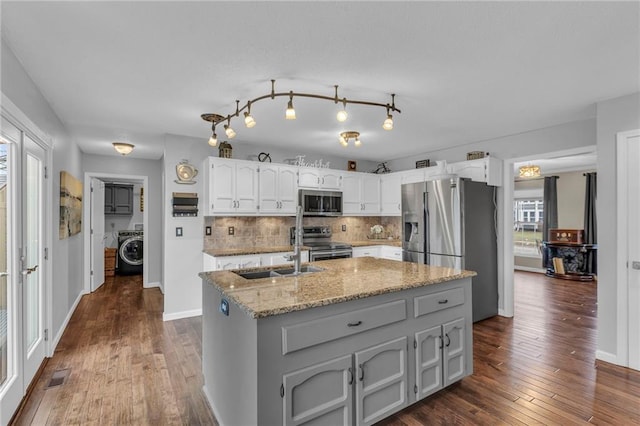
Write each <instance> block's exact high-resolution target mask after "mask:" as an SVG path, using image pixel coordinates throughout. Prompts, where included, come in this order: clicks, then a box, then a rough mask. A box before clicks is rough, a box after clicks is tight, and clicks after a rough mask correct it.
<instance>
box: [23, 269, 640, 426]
mask: <svg viewBox="0 0 640 426" xmlns="http://www.w3.org/2000/svg"><path fill="white" fill-rule="evenodd" d="M515 299H516V306H515V317H514V318H513V319H510V318H502V317H495V318H491V319H488V320H485V321H482V322H480V323H477V324H475V325H474V369H475V372H474V374H473V376H471V377H468V378H466V379H464V380H462V381H461V382H460V383H458V384H455V385H453V386H451V387H450V388H447V389H445V390H443V391H441V392H439V393H437V394H436V395H433V396H431V397H429V398H427V399H426V400H424V401H421V402H419V403H417V404H414V405H412V406H411V407H408V408H406V409H405V410H403V411H402V412H400V413H398V414H396V415H394V416H392V417H390V418H389V419H387V420H385V421H383V422H381V424H382V425H426V424H429V425H431V424H447V425H450V424H485V425H496V424H526V425H529V424H562V425H567V424H581V423H587V422H591V423H594V424H615V425H627V424H640V372H638V371H634V370H629V369H625V368H621V367H616V366H613V365H611V364H607V363H603V362H597V363H596V361H595V349H596V309H597V307H596V284H595V283H580V282H571V281H564V280H555V279H550V278H546V277H544V276H542V275H539V274H532V273H521V272H518V273H516V288H515ZM162 300H163V299H162V294H161V293H160V291H159V290H158V289H146V290H143V289H142V285H141V280H140V278H139V277H132V278H126V277H117V278H116V279H115V280H110V281H108V282H107V283H106V284H105V285H104V286H103V287H102V288H101V289H99V290H98V291H97V292H95V293H93V294H91V295H87V296H84V297H83V299H82V301H81V303H80V305H79V306H78V309H77V310H76V312H75V313H74V315H73V318H72V319H71V322H70V324H69V327H68V328H67V330H66V331H65V333H64V336H63V338H62V340H61V341H60V344H59V345H58V348H57V350H56V352H55V354H54V356H53V358H51V360H50V361H49V362H48V364H47V365H46V367H45V369H44V372H43V374H42V376H41V377H40V379H39V380H38V381H37V383H36V384H35V387H34V390H33V392H32V394H31V396H30V397H29V399H28V401H27V403H26V404H25V407H24V409H23V411H22V412H21V414H20V415H19V416H18V418H17V421H16V424H21V425H22V424H34V425H44V424H51V425H57V424H119V425H120V424H135V425H138V424H154V425H159V424H190V425H192V424H206V425H209V424H213V425H215V424H216V422H215V420H214V418H213V416H212V414H211V411H210V409H209V407H208V405H207V402H206V400H205V398H204V396H203V395H202V390H201V389H202V375H201V357H200V354H201V340H202V337H201V320H200V318H190V319H183V320H176V321H169V322H163V321H162ZM65 369H69V375H68V377H67V378H66V381H65V383H64V384H63V385H60V386H57V387H52V388H49V389H47V388H46V386H47V384H48V383H49V381H50V379H51V376H52V374H53V373H54V372H56V371H59V370H65Z"/></svg>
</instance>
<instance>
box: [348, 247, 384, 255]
mask: <svg viewBox="0 0 640 426" xmlns="http://www.w3.org/2000/svg"><path fill="white" fill-rule="evenodd" d="M380 247H381V246H363V247H353V257H365V256H371V257H380Z"/></svg>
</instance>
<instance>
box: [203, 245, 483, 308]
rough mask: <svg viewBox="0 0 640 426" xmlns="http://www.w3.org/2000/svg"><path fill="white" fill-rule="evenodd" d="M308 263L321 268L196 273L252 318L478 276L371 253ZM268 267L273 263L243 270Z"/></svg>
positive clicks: (471, 272)
mask: <svg viewBox="0 0 640 426" xmlns="http://www.w3.org/2000/svg"><path fill="white" fill-rule="evenodd" d="M312 265H313V266H316V267H319V268H324V269H325V270H324V271H320V272H314V273H311V274H305V275H299V276H297V277H277V278H274V277H271V278H261V279H254V280H248V279H245V278H242V277H241V276H239V275H237V274H235V273H233V272H231V271H215V272H201V273H200V274H199V275H200V277H201V278H202V279H203V280H204V282H203V285H213V286H214V287H215V288H216V289H218V291H220V292H221V293H222V294H223V295H224V296H225V297H227V298H228V299H229V300H230V301H233V302H234V303H235V304H236V305H238V306H239V307H240V308H241V309H242V310H244V311H245V312H246V314H247V315H248V316H249V317H251V318H265V317H269V316H273V315H280V314H286V313H289V312H295V311H300V310H304V309H309V308H314V307H317V306H325V305H330V304H333V303H340V302H346V301H349V300H355V299H362V298H365V297H370V296H375V295H378V294H384V293H391V292H395V291H401V290H406V289H410V288H416V287H423V286H425V285H430V284H438V283H442V282H447V281H453V280H457V279H462V278H470V277H473V276H475V275H477V274H476V273H475V272H473V271H461V270H456V269H450V268H442V267H438V266H428V265H422V264H418V263H410V262H398V261H396V260H387V259H378V258H374V257H358V258H351V259H334V260H324V261H320V262H313V263H312ZM269 269H273V268H264V267H260V268H251V269H248V270H244V271H260V270H269ZM203 303H207V301H206V300H205V301H203Z"/></svg>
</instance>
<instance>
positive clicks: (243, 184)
mask: <svg viewBox="0 0 640 426" xmlns="http://www.w3.org/2000/svg"><path fill="white" fill-rule="evenodd" d="M257 206H258V166H256V165H254V164H238V165H237V166H236V208H237V210H236V211H237V212H239V213H242V212H243V213H255V212H256V208H257Z"/></svg>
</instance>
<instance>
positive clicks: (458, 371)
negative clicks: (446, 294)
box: [414, 318, 468, 399]
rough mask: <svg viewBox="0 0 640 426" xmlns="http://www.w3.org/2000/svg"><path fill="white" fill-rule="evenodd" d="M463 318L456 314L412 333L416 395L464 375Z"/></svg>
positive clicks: (434, 390) (426, 394)
mask: <svg viewBox="0 0 640 426" xmlns="http://www.w3.org/2000/svg"><path fill="white" fill-rule="evenodd" d="M464 336H465V320H464V318H459V319H457V320H454V321H451V322H448V323H446V324H442V325H438V326H435V327H431V328H429V329H427V330H424V331H420V332H418V333H416V335H415V341H414V348H415V349H416V388H415V389H414V392H416V396H417V399H422V398H425V397H427V396H429V395H431V394H432V393H434V392H436V391H438V390H440V389H442V388H444V387H447V386H449V385H450V384H452V383H455V382H456V381H458V380H460V379H461V378H463V377H464V376H465V365H466V364H465V363H466V356H468V355H467V354H466V349H467V348H466V345H465V338H464Z"/></svg>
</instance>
